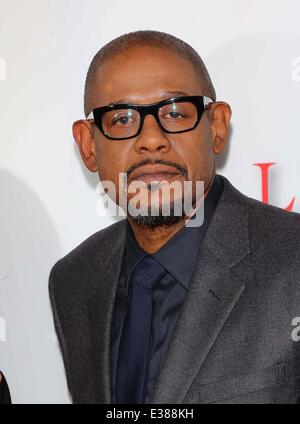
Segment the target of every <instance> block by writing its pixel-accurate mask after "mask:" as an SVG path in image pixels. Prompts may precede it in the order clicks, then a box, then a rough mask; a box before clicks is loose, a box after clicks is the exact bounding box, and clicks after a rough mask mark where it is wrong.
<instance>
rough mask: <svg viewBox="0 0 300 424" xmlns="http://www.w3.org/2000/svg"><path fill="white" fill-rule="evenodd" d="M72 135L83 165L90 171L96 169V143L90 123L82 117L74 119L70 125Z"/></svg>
mask: <svg viewBox="0 0 300 424" xmlns="http://www.w3.org/2000/svg"><path fill="white" fill-rule="evenodd" d="M72 130H73V137H74V140H75V141H76V144H77V146H78V148H79V151H80V155H81V158H82V160H83V162H84V164H85V166H86V167H87V168H88V169H89V170H90V171H92V172H96V171H97V169H98V166H97V160H96V145H95V141H94V132H93V128H92V126H91V124H90V123H89V122H88V121H85V120H83V119H81V120H79V121H76V122H74V123H73V126H72Z"/></svg>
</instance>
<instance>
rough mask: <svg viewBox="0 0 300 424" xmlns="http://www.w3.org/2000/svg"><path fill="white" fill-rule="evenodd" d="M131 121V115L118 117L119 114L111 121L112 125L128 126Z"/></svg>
mask: <svg viewBox="0 0 300 424" xmlns="http://www.w3.org/2000/svg"><path fill="white" fill-rule="evenodd" d="M132 121H133V118H132V116H131V114H126V115H120V114H116V115H115V116H114V117H113V119H112V122H111V123H112V125H116V124H117V125H128V124H131V123H132Z"/></svg>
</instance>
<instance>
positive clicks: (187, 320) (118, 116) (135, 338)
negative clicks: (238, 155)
mask: <svg viewBox="0 0 300 424" xmlns="http://www.w3.org/2000/svg"><path fill="white" fill-rule="evenodd" d="M85 115H86V118H87V119H84V120H79V121H76V122H75V123H74V124H73V135H74V138H75V141H76V143H77V145H78V147H79V150H80V154H81V157H82V160H83V161H84V163H85V165H86V166H87V168H88V169H89V170H90V171H92V172H98V174H99V178H100V180H101V181H110V182H112V183H114V186H115V187H116V195H117V196H116V199H117V200H116V201H117V202H118V199H120V196H119V195H120V194H123V193H124V187H125V188H126V187H127V186H128V187H129V185H130V183H134V182H138V183H144V184H145V186H144V189H143V187H141V191H142V192H143V196H142V197H141V198H140V204H139V206H142V207H143V211H146V212H147V211H148V212H149V213H148V215H147V214H146V213H137V214H135V213H131V212H130V211H131V209H130V208H129V203H130V201H131V200H133V198H134V193H133V192H132V191H130V190H128V192H127V193H126V196H127V201H128V203H127V204H126V209H127V210H126V213H127V217H126V219H123V220H121V221H119V222H116V223H114V224H112V225H110V226H109V227H107V228H105V229H102V230H101V231H98V232H97V233H95V234H94V235H92V236H91V237H89V238H88V239H87V240H85V241H84V242H82V243H81V244H80V245H79V246H78V247H76V248H75V249H74V250H73V251H72V252H70V253H69V254H67V255H66V256H65V257H64V258H62V259H60V260H59V261H58V262H57V263H56V264H55V266H54V267H53V268H52V270H51V273H50V281H49V289H50V297H51V303H52V308H53V313H54V321H55V327H56V331H57V334H58V338H59V342H60V346H61V350H62V355H63V360H64V364H65V369H66V375H67V381H68V387H69V389H70V392H71V395H72V399H73V402H74V403H144V402H145V403H218V402H221V403H245V402H246V403H296V402H297V401H298V400H299V390H300V387H299V382H297V381H299V376H300V370H299V361H300V354H299V353H300V352H299V343H297V341H295V340H296V339H295V337H293V331H294V332H295V327H293V323H294V322H295V321H293V320H295V318H296V317H297V316H299V315H300V290H299V279H300V215H299V214H296V213H292V212H287V211H284V210H282V209H280V208H277V207H274V206H270V205H266V204H264V203H262V202H259V201H258V200H255V199H252V198H249V197H247V196H245V195H244V194H242V193H241V192H239V191H238V190H237V189H236V188H235V187H234V186H233V185H232V184H231V183H230V182H229V180H228V179H227V178H225V177H224V176H221V175H218V174H216V165H215V157H216V155H218V154H220V153H221V152H222V151H223V149H224V147H225V145H226V142H227V139H228V128H229V122H230V118H231V109H230V106H229V105H228V104H227V103H225V102H221V101H216V95H215V90H214V87H213V85H212V82H211V80H210V77H209V74H208V72H207V69H206V67H205V65H204V63H203V62H202V60H201V59H200V57H199V56H198V54H197V53H196V52H195V51H194V50H193V49H192V48H191V47H190V46H189V45H187V44H186V43H184V42H183V41H181V40H179V39H177V38H175V37H173V36H171V35H168V34H165V33H160V32H155V31H138V32H134V33H130V34H126V35H124V36H121V37H119V38H117V39H115V40H113V41H112V42H110V43H109V44H107V45H106V46H104V47H103V48H102V49H101V50H100V51H99V52H98V53H97V54H96V56H95V57H94V59H93V61H92V63H91V66H90V68H89V71H88V75H87V79H86V85H85ZM120 174H123V175H124V174H125V175H126V176H127V177H128V179H127V180H126V183H125V184H123V183H122V182H123V181H124V180H123V179H120V178H119V177H120ZM174 181H175V182H177V183H179V186H180V187H184V182H186V181H191V182H192V183H193V186H192V190H191V191H189V190H188V189H186V190H185V189H184V188H183V191H182V192H181V194H180V190H177V191H176V190H174V192H173V195H172V198H171V200H170V203H171V205H170V213H169V214H168V215H164V214H163V208H164V202H165V198H164V197H163V196H162V195H161V191H160V189H161V187H162V186H163V182H165V184H166V183H172V182H174ZM197 181H202V182H203V188H204V196H202V197H201V193H200V195H199V193H198V191H197V190H196V188H195V187H196V182H197ZM155 182H156V184H157V182H158V183H162V185H159V186H157V185H156V186H155V184H154V183H155ZM152 183H153V184H154V185H153V186H152ZM145 187H146V188H145ZM153 193H154V194H157V193H159V195H158V197H156V198H155V200H153V199H152V198H151V196H150V195H151V194H153ZM186 197H187V198H189V199H190V200H192V205H193V206H195V208H194V209H193V210H191V209H188V210H187V211H183V212H182V213H181V215H180V214H179V215H178V214H176V213H175V210H176V207H178V206H180V205H182V204H183V203H184V198H186ZM203 198H204V222H203V224H202V223H201V225H195V226H192V225H188V224H190V223H191V222H192V220H193V219H195V217H196V214H197V211H199V210H200V209H201V205H203V204H202V203H201V199H202V200H203ZM149 199H150V204H149V203H148V201H149ZM151 202H152V203H151ZM154 203H155V204H154ZM151 206H153V207H154V206H156V208H157V209H156V211H157V210H158V213H157V214H154V213H152V214H151V210H152V209H151V208H150V207H151ZM141 209H142V208H141ZM132 210H134V209H132ZM154 210H155V208H154ZM195 211H196V213H195ZM193 213H194V214H193ZM297 379H298V380H297Z"/></svg>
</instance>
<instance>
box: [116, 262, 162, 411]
mask: <svg viewBox="0 0 300 424" xmlns="http://www.w3.org/2000/svg"><path fill="white" fill-rule="evenodd" d="M164 274H166V270H165V269H164V268H163V267H162V266H161V265H160V263H159V262H158V261H156V259H155V258H153V256H150V255H147V256H144V257H143V258H142V259H141V260H140V261H139V262H138V263H137V265H136V266H135V268H134V271H133V275H132V294H131V301H130V305H129V308H128V312H127V315H126V319H125V322H124V325H123V330H122V335H121V340H120V347H119V357H118V366H117V376H116V403H144V402H145V392H146V383H147V377H148V371H149V360H150V357H149V355H150V350H151V322H152V294H153V288H154V286H155V285H156V284H157V283H158V282H159V281H160V280H161V278H162V277H163V275H164Z"/></svg>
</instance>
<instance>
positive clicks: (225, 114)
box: [210, 102, 231, 155]
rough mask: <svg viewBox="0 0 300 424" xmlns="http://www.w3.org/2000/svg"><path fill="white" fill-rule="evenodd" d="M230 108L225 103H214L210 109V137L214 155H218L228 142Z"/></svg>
mask: <svg viewBox="0 0 300 424" xmlns="http://www.w3.org/2000/svg"><path fill="white" fill-rule="evenodd" d="M230 118H231V108H230V106H229V104H228V103H226V102H214V103H212V105H211V107H210V122H211V137H212V144H213V149H214V152H215V154H217V155H218V154H220V153H221V152H222V151H223V149H224V147H225V145H226V143H227V140H228V133H229V123H230Z"/></svg>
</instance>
